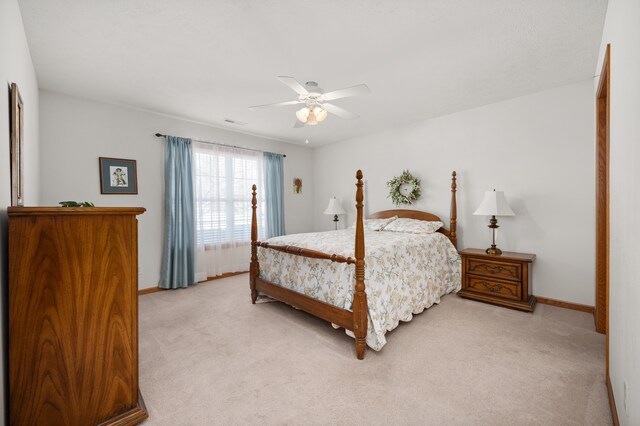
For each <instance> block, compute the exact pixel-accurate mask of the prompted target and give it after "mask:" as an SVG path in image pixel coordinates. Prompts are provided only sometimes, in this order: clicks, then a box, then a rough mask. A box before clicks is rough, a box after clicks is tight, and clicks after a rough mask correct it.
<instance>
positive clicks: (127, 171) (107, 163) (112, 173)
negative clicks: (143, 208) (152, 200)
mask: <svg viewBox="0 0 640 426" xmlns="http://www.w3.org/2000/svg"><path fill="white" fill-rule="evenodd" d="M100 193H102V194H137V193H138V175H137V171H136V160H125V159H123V158H109V157H100Z"/></svg>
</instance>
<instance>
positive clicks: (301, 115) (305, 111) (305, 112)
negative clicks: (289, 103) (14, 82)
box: [296, 107, 311, 123]
mask: <svg viewBox="0 0 640 426" xmlns="http://www.w3.org/2000/svg"><path fill="white" fill-rule="evenodd" d="M310 113H311V111H310V110H309V108H307V107H304V108H301V109H299V110H298V111H296V117H298V120H300V121H301V122H302V123H306V122H307V120H308V118H309V114H310Z"/></svg>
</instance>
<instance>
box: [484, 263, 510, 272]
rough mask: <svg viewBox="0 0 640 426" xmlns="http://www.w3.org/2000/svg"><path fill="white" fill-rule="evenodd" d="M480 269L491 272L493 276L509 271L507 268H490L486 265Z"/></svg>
mask: <svg viewBox="0 0 640 426" xmlns="http://www.w3.org/2000/svg"><path fill="white" fill-rule="evenodd" d="M479 267H480V268H484V269H486V270H487V272H489V273H491V274H497V273H499V272H502V271H506V270H507V268H503V267H502V266H489V265H486V264H484V263H483V264H482V265H480V266H479Z"/></svg>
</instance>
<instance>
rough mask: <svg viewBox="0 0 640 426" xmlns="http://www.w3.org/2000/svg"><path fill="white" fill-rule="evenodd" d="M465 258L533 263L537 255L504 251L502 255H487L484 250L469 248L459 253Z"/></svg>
mask: <svg viewBox="0 0 640 426" xmlns="http://www.w3.org/2000/svg"><path fill="white" fill-rule="evenodd" d="M458 253H460V254H461V255H463V256H470V257H481V258H483V259H490V260H515V261H517V262H533V261H534V260H535V259H536V255H535V254H531V253H516V252H513V251H503V252H502V254H487V252H485V251H484V249H476V248H469V249H464V250H460V251H458Z"/></svg>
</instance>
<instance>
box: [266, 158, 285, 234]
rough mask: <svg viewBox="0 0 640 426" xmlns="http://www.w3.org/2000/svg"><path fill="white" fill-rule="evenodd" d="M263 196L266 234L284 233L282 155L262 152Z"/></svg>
mask: <svg viewBox="0 0 640 426" xmlns="http://www.w3.org/2000/svg"><path fill="white" fill-rule="evenodd" d="M264 178H265V179H264V180H265V185H266V188H265V191H264V194H265V198H266V201H267V231H268V233H267V236H268V237H269V238H271V237H277V236H279V235H284V163H283V161H282V155H280V154H274V153H272V152H265V153H264Z"/></svg>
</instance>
